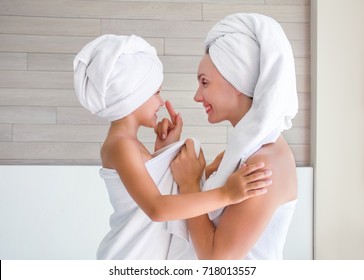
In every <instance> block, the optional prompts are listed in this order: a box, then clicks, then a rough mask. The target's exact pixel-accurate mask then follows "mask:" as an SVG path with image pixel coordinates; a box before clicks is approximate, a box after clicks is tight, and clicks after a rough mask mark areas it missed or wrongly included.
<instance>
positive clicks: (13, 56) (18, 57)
mask: <svg viewBox="0 0 364 280" xmlns="http://www.w3.org/2000/svg"><path fill="white" fill-rule="evenodd" d="M0 70H27V54H26V53H13V52H5V53H2V52H0Z"/></svg>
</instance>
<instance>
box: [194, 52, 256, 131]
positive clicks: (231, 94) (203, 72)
mask: <svg viewBox="0 0 364 280" xmlns="http://www.w3.org/2000/svg"><path fill="white" fill-rule="evenodd" d="M197 75H198V76H197V79H198V84H199V86H198V89H197V91H196V94H195V97H194V100H195V101H196V102H201V103H202V105H203V106H204V108H205V111H206V114H207V116H208V121H209V122H210V123H219V122H221V121H224V120H227V121H230V123H231V124H232V125H233V126H235V125H236V124H237V123H238V122H239V120H240V119H241V118H242V117H243V116H244V115H245V113H246V112H247V111H248V110H249V108H250V106H251V98H249V97H247V96H246V95H244V94H241V93H240V92H239V91H238V90H237V89H236V88H234V87H233V86H232V85H231V84H230V83H229V82H228V81H227V80H225V78H224V77H223V76H222V75H221V74H220V72H219V71H218V70H217V68H216V67H215V65H214V64H213V62H212V60H211V58H210V56H209V55H208V54H206V55H205V56H204V57H203V58H202V59H201V62H200V65H199V68H198V74H197Z"/></svg>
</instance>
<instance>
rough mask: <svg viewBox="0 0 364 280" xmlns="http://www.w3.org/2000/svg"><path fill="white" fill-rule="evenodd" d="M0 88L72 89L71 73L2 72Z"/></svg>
mask: <svg viewBox="0 0 364 280" xmlns="http://www.w3.org/2000/svg"><path fill="white" fill-rule="evenodd" d="M0 87H4V88H53V89H73V72H48V71H6V70H2V71H0Z"/></svg>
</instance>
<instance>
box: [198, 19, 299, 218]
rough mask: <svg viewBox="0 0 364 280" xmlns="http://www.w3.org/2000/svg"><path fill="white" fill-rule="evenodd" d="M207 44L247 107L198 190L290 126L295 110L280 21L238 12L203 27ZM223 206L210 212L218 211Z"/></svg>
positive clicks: (224, 176)
mask: <svg viewBox="0 0 364 280" xmlns="http://www.w3.org/2000/svg"><path fill="white" fill-rule="evenodd" d="M205 47H206V50H208V53H209V55H210V57H211V60H212V61H213V63H214V65H215V66H216V68H217V69H218V70H219V72H220V73H221V74H222V75H223V77H224V78H225V79H226V80H227V81H229V82H230V83H231V84H232V85H233V86H234V87H235V88H236V89H238V90H239V91H240V92H241V93H243V94H246V95H248V96H251V97H253V102H252V107H251V109H250V110H249V111H248V112H247V113H246V114H245V116H244V117H243V118H242V119H241V120H240V121H239V123H238V124H237V125H236V126H235V127H234V129H233V131H232V133H231V134H230V136H229V140H228V145H227V149H226V151H225V154H224V157H223V159H222V161H221V164H220V166H219V168H218V170H217V172H216V173H215V174H214V176H212V177H210V178H209V179H208V180H207V181H206V183H205V185H204V187H203V190H209V189H213V188H216V187H220V186H222V185H223V184H224V183H225V182H226V180H227V178H228V176H229V175H230V174H232V173H233V172H234V171H235V170H236V168H237V167H238V166H239V163H244V162H245V161H246V160H247V159H248V158H249V157H250V156H251V155H252V154H253V153H255V152H256V151H257V150H259V149H260V148H261V147H262V146H263V145H265V144H267V143H272V142H275V141H276V140H277V138H278V137H279V135H280V134H281V132H282V131H283V130H286V129H289V128H291V126H292V122H291V120H292V119H293V118H294V116H295V115H296V113H297V110H298V102H297V91H296V79H295V67H294V59H293V54H292V49H291V46H290V43H289V41H288V39H287V37H286V35H285V34H284V32H283V30H282V28H281V26H280V25H279V24H278V23H277V22H276V21H275V20H273V19H272V18H270V17H267V16H264V15H260V14H244V13H238V14H233V15H230V16H227V17H226V18H224V19H223V20H222V21H220V22H218V23H217V24H216V25H215V26H214V27H213V28H212V29H211V31H210V32H209V33H208V35H207V38H206V41H205ZM221 212H222V209H219V210H217V211H214V212H212V213H209V215H210V218H211V219H214V218H216V217H217V216H219V215H220V214H221Z"/></svg>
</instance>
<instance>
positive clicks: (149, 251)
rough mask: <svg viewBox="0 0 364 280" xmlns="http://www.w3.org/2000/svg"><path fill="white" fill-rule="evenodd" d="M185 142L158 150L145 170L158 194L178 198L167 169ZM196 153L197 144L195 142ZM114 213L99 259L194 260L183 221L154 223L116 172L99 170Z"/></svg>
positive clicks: (169, 171)
mask: <svg viewBox="0 0 364 280" xmlns="http://www.w3.org/2000/svg"><path fill="white" fill-rule="evenodd" d="M184 142H185V141H179V142H177V143H174V144H171V145H170V146H168V147H166V148H164V149H161V150H160V151H158V152H157V153H155V154H154V155H153V158H152V159H151V160H149V161H148V162H146V164H145V166H146V168H147V170H148V172H149V174H150V176H151V177H152V178H153V180H154V183H155V184H156V185H157V186H158V189H159V191H160V192H161V194H163V195H165V194H177V192H178V187H177V185H176V183H175V182H174V180H173V176H172V173H171V169H170V167H169V166H170V163H171V161H172V160H173V159H174V158H175V157H176V155H177V153H178V152H179V150H180V148H181V147H182V146H183V145H184ZM194 143H195V150H196V153H198V152H199V150H200V144H199V142H198V141H197V140H196V139H194ZM100 175H101V177H102V178H103V179H104V180H105V183H106V187H107V189H108V192H109V196H110V201H111V204H112V206H113V208H114V213H113V214H112V216H111V218H110V228H111V229H110V232H109V233H108V234H107V235H106V236H105V238H104V239H103V240H102V242H101V244H100V246H99V250H98V253H97V257H98V258H99V259H134V260H138V259H139V260H146V259H160V260H163V259H194V258H196V257H195V254H194V250H193V249H192V245H190V243H189V234H188V230H187V225H186V222H185V221H184V220H178V221H177V220H176V221H168V222H153V221H152V220H150V218H149V217H148V216H147V215H146V214H145V213H144V212H143V210H142V209H141V208H140V207H139V206H138V205H137V204H136V203H135V202H134V200H133V199H132V197H131V196H130V195H129V193H128V192H127V190H126V188H125V187H124V185H123V183H122V182H121V180H120V177H119V175H118V173H117V172H116V171H115V170H111V169H106V168H102V169H101V170H100Z"/></svg>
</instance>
